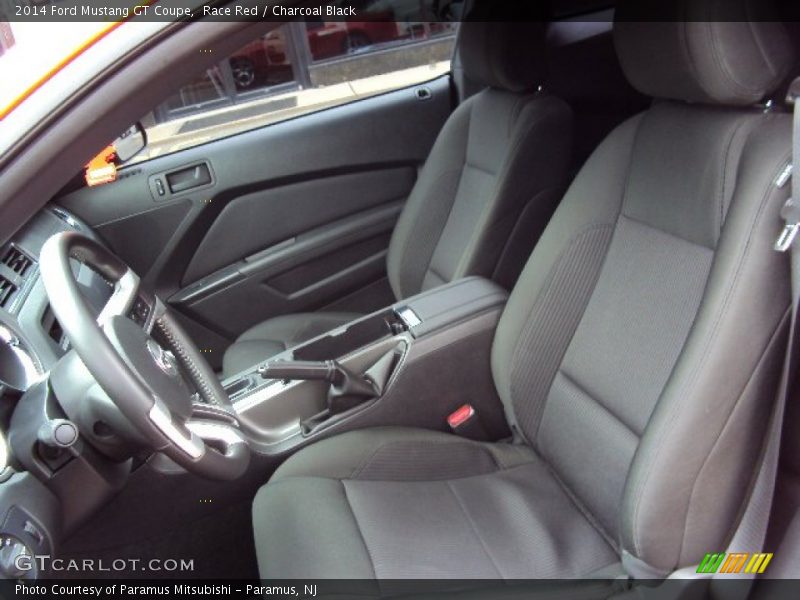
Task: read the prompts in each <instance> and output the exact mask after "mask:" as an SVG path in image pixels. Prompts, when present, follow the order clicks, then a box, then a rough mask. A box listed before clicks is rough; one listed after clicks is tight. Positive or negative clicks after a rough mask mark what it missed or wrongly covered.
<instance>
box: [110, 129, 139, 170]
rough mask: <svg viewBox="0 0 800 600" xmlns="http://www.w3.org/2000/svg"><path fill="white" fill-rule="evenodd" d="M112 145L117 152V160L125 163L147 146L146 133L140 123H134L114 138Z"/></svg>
mask: <svg viewBox="0 0 800 600" xmlns="http://www.w3.org/2000/svg"><path fill="white" fill-rule="evenodd" d="M112 146H113V147H114V152H115V153H116V154H117V162H118V163H120V164H123V163H126V162H128V161H129V160H130V159H132V158H133V157H134V156H136V155H137V154H139V152H141V151H142V150H144V149H145V148H146V147H147V133H145V130H144V127H142V124H141V123H135V124H133V125H131V126H130V128H129V129H128V130H127V131H125V132H124V133H123V134H122V135H120V136H119V137H118V138H117V139H116V140H114V143H113V144H112Z"/></svg>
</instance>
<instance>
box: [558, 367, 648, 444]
mask: <svg viewBox="0 0 800 600" xmlns="http://www.w3.org/2000/svg"><path fill="white" fill-rule="evenodd" d="M559 374H561V376H562V377H563V378H564V379H566V380H567V383H569V384H570V385H572V386H573V387H574V388H575V389H577V390H578V391H579V392H580V393H581V394H583V395H584V396H586V397H587V398H588V399H589V400H591V401H592V402H594V403H595V404H597V405H598V406H599V407H600V408H602V409H603V410H604V411H605V412H606V413H608V414H609V416H611V417H612V418H613V419H614V420H615V421H617V422H619V424H620V425H622V426H623V427H624V428H625V429H627V430H628V431H630V432H631V433H632V434H633V435H635V436H636V437H637V438H641V437H642V434H640V433H638V432H637V431H636V430H635V429H634V428H633V427H632V426H631V425H630V424H628V423H626V422H625V421H624V420H623V419H622V418H621V417H620V416H619V415H618V414H616V413H615V412H614V411H613V410H611V408H610V407H608V406H606V404H605V403H604V402H602V401H601V399H600V397H599V396H598V395H597V394H592V393H590V392H589V391H588V390H587V389H586V388H585V387H583V385H581V384H580V383H578V381H577V380H576V379H575V378H574V377H573V376H572V375H570V374H569V373H567V372H566V371H565V370H564V369H563V368H561V369H558V370H557V371H556V377H557V376H558V375H559ZM554 379H555V378H554ZM551 385H552V384H551Z"/></svg>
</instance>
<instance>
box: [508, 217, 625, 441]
mask: <svg viewBox="0 0 800 600" xmlns="http://www.w3.org/2000/svg"><path fill="white" fill-rule="evenodd" d="M611 227H613V225H612V224H610V223H593V224H591V225H590V226H588V227H586V228H585V229H583V230H582V231H580V232H579V233H577V234H575V235H574V236H572V238H570V240H569V241H568V242H567V244H566V245H565V247H564V249H563V250H562V251H561V253H560V254H559V255H558V257H557V258H556V260H555V261H554V262H553V265H552V267H550V270H549V271H548V272H547V277H546V279H545V281H544V283H543V285H542V289H541V290H539V293H538V294H536V298H535V299H534V301H533V302H532V303H531V306H530V309H529V310H528V313H527V315H526V316H525V325H524V327H523V328H522V330H521V331H520V333H519V335H518V336H517V339H516V341H515V343H514V349H513V350H512V352H511V355H510V356H511V360H510V361H509V365H508V368H509V372H512V371H513V370H514V367H515V366H516V364H517V360H516V359H515V357H516V356H518V354H519V349H520V346H521V344H522V340H523V339H525V338H526V337H527V335H528V333H529V332H530V330H531V329H532V328H533V326H534V322H533V321H532V319H531V317H533V314H534V312H536V311H537V310H538V309H539V307H540V306H541V304H542V303H543V302H544V301H545V296H547V294H548V293H549V292H550V289H551V288H552V287H553V281H554V279H555V276H556V272H557V271H558V268H559V267H560V266H561V265H562V264H563V262H564V261H565V260H566V256H567V254H568V252H569V251H570V250H571V249H572V247H573V246H574V245H575V244H576V243H577V242H578V241H579V240H581V239H582V238H583V237H584V236H586V235H588V234H590V233H594V232H595V231H599V230H602V229H606V230H607V229H610V228H611ZM567 346H569V344H567ZM564 353H566V348H565V349H564ZM562 359H563V356H562ZM553 378H555V373H553ZM550 385H552V382H551V384H550ZM512 387H513V385H512V384H511V383H509V400H510V402H511V407H510V408H511V411H512V413H514V418H515V420H516V412H517V409H516V407H515V406H514V404H515V401H514V393H513V390H512V389H511V388H512ZM548 388H549V385H548ZM519 433H520V435H522V436H523V438H525V439H527V436H526V435H525V433H524V432H523V431H520V432H519ZM535 437H536V436H534V438H535ZM528 441H529V442H531V443H533V440H528Z"/></svg>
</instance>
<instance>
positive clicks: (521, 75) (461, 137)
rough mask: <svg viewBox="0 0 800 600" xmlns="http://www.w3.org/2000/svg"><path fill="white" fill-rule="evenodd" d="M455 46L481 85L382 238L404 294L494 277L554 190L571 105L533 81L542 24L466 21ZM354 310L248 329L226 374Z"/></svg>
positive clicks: (541, 58)
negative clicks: (517, 228) (517, 233)
mask: <svg viewBox="0 0 800 600" xmlns="http://www.w3.org/2000/svg"><path fill="white" fill-rule="evenodd" d="M459 35H460V38H459V50H460V55H461V60H462V63H463V68H464V71H465V73H466V75H467V76H468V77H469V78H470V79H471V80H473V81H476V82H479V83H481V84H483V85H485V86H486V89H484V90H483V91H481V92H479V93H477V94H475V95H474V96H472V97H471V98H469V99H468V100H466V101H465V102H463V103H462V104H461V105H460V106H459V107H458V108H457V109H456V110H455V111H454V112H453V114H452V115H451V116H450V118H449V119H448V121H447V122H446V123H445V125H444V127H443V128H442V131H441V132H440V134H439V136H438V138H437V139H436V142H435V144H434V146H433V149H432V150H431V153H430V155H429V157H428V160H427V162H426V163H425V166H424V167H423V169H422V171H421V173H420V176H419V179H418V180H417V183H416V185H415V186H414V189H413V190H412V192H411V195H410V197H409V199H408V202H407V203H406V206H405V208H404V209H403V212H402V214H401V215H400V219H399V221H398V223H397V226H396V228H395V231H394V234H393V236H392V240H391V243H390V246H389V253H388V259H387V262H388V264H387V269H388V274H389V282H390V283H391V286H392V291H393V292H394V294H395V296H396V297H397V298H398V299H401V298H406V297H408V296H412V295H414V294H417V293H419V292H421V291H423V290H427V289H430V288H433V287H436V286H439V285H441V284H444V283H448V282H450V281H453V280H455V279H459V278H461V277H465V276H467V275H482V276H485V277H491V275H492V273H493V271H494V269H495V266H496V265H497V263H498V260H499V258H500V256H501V253H502V252H503V250H504V248H505V246H506V242H507V241H508V239H509V236H510V235H511V232H512V229H513V227H514V224H515V223H516V221H517V219H518V218H519V216H520V214H521V213H522V210H523V208H525V207H526V206H528V208H527V210H526V222H535V223H538V227H537V228H536V230H533V231H528V232H525V233H526V235H529V236H530V240H531V245H532V244H533V243H534V242H535V241H536V239H538V236H539V234H540V233H541V231H542V230H543V229H544V227H545V226H546V225H547V221H548V220H549V218H550V215H551V214H552V212H553V210H554V209H555V206H556V204H557V202H558V198H559V197H560V195H561V193H562V192H563V186H564V184H565V178H566V173H567V168H568V163H569V158H570V150H571V137H572V132H571V130H572V113H571V111H570V109H569V107H568V106H567V105H566V103H564V102H563V101H562V100H560V99H558V98H556V97H554V96H551V95H549V94H547V93H544V92H542V91H540V86H541V84H542V83H543V81H544V79H545V71H546V61H545V28H544V26H543V25H542V24H541V23H510V24H509V23H490V22H465V23H464V24H463V25H462V26H461V30H460V33H459ZM359 316H360V315H357V314H351V313H299V314H293V315H284V316H280V317H277V318H274V319H270V320H268V321H264V322H263V323H260V324H258V325H256V326H255V327H252V328H251V329H249V330H247V331H246V332H245V333H244V334H243V335H242V336H241V337H239V339H238V340H237V341H236V342H235V343H234V344H233V345H232V346H231V347H230V348H228V350H227V351H226V353H225V356H224V359H223V375H224V376H226V377H228V376H231V375H234V374H236V373H239V372H240V371H243V370H245V369H248V368H250V367H253V366H255V365H256V364H258V363H259V362H261V361H264V360H266V359H267V358H269V357H270V356H274V355H275V354H278V353H280V352H282V351H284V350H286V349H287V348H290V347H292V346H294V345H297V344H298V343H300V342H303V341H306V340H309V339H311V338H312V337H315V336H317V335H320V334H322V333H324V332H326V331H329V330H331V329H333V328H335V327H337V326H339V325H342V324H344V323H347V322H349V321H351V320H353V319H356V318H358V317H359Z"/></svg>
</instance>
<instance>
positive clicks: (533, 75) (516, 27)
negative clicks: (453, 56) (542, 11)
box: [458, 13, 546, 92]
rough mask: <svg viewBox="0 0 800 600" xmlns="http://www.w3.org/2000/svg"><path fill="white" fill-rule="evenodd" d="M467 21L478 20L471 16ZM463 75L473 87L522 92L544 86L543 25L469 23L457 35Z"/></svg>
mask: <svg viewBox="0 0 800 600" xmlns="http://www.w3.org/2000/svg"><path fill="white" fill-rule="evenodd" d="M470 18H480V16H479V15H478V14H474V13H473V14H471V15H470ZM458 43H459V52H460V56H461V64H462V66H463V68H464V72H465V73H466V75H467V77H469V78H470V79H471V80H472V81H474V82H475V83H480V84H483V85H486V86H489V87H493V88H500V89H503V90H508V91H510V92H524V91H526V90H531V89H534V88H536V86H537V85H539V84H541V83H543V81H544V77H545V73H546V60H545V25H544V23H542V22H538V21H520V22H499V21H497V22H494V21H477V20H468V21H464V22H463V23H462V24H461V28H460V31H459V42H458Z"/></svg>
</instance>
